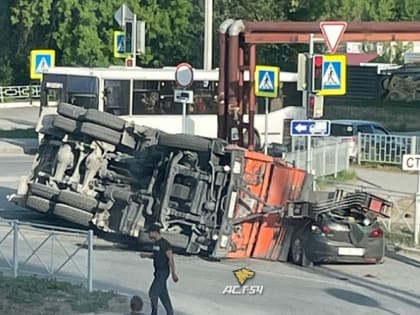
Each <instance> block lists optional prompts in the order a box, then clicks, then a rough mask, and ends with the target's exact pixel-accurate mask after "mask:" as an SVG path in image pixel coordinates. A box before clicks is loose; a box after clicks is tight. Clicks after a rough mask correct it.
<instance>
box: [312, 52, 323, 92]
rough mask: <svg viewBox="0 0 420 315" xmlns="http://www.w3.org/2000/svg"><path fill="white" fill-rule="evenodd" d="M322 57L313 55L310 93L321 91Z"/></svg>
mask: <svg viewBox="0 0 420 315" xmlns="http://www.w3.org/2000/svg"><path fill="white" fill-rule="evenodd" d="M323 63H324V57H323V56H322V55H314V56H313V58H312V92H318V91H321V90H322V65H323Z"/></svg>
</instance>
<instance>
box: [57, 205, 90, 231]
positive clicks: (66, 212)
mask: <svg viewBox="0 0 420 315" xmlns="http://www.w3.org/2000/svg"><path fill="white" fill-rule="evenodd" d="M53 214H54V215H56V216H57V217H59V218H62V219H64V220H67V221H70V222H73V223H76V224H79V225H83V226H89V223H90V220H92V217H93V214H92V213H90V212H87V211H83V210H80V209H77V208H73V207H70V206H67V205H63V204H61V203H57V204H56V205H55V207H54V210H53Z"/></svg>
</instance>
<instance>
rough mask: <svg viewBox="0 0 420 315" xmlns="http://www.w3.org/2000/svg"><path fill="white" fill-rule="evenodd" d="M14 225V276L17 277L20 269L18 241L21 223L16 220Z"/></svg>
mask: <svg viewBox="0 0 420 315" xmlns="http://www.w3.org/2000/svg"><path fill="white" fill-rule="evenodd" d="M12 227H13V278H17V276H18V271H19V269H18V268H19V255H18V242H19V225H18V223H17V221H16V220H14V221H13V222H12Z"/></svg>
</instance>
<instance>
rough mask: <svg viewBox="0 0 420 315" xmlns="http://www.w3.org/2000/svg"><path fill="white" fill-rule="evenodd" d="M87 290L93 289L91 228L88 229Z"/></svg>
mask: <svg viewBox="0 0 420 315" xmlns="http://www.w3.org/2000/svg"><path fill="white" fill-rule="evenodd" d="M88 290H89V292H92V291H93V230H89V231H88Z"/></svg>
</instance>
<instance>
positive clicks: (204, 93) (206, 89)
mask: <svg viewBox="0 0 420 315" xmlns="http://www.w3.org/2000/svg"><path fill="white" fill-rule="evenodd" d="M190 89H191V90H193V91H194V104H191V106H190V110H189V114H192V115H194V114H197V115H203V114H216V113H217V82H213V81H195V82H194V83H193V84H192V86H191V88H190Z"/></svg>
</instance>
